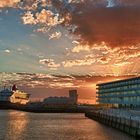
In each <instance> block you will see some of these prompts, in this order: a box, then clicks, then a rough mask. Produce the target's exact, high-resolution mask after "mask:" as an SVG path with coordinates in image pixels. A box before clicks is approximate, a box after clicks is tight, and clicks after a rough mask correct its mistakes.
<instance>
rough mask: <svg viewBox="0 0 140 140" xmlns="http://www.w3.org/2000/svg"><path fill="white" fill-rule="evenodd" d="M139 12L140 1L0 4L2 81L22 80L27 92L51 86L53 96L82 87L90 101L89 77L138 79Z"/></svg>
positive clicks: (2, 0) (7, 0)
mask: <svg viewBox="0 0 140 140" xmlns="http://www.w3.org/2000/svg"><path fill="white" fill-rule="evenodd" d="M139 14H140V1H139V0H135V1H132V0H0V78H1V79H0V80H1V81H0V83H2V84H4V83H8V84H9V83H12V82H14V81H16V82H17V81H18V79H22V80H20V83H18V82H17V84H19V85H20V84H21V83H22V86H23V85H24V82H25V81H26V82H25V83H26V85H30V86H29V87H30V89H29V91H30V90H31V89H32V91H33V89H34V88H35V86H37V87H38V89H40V88H42V90H44V89H45V88H47V89H48V88H49V89H54V91H51V92H52V95H53V94H54V93H55V89H60V87H61V86H62V87H64V89H65V87H67V88H78V89H79V91H80V94H81V95H82V96H81V98H85V97H86V94H88V95H87V97H88V98H90V96H89V94H92V93H91V92H92V90H91V88H90V87H91V85H92V83H89V82H87V81H86V80H87V76H89V77H90V79H94V78H95V79H97V77H98V76H99V77H102V78H101V79H102V80H101V81H102V82H103V81H106V80H113V79H114V80H116V79H119V78H120V77H121V78H124V77H125V78H127V77H131V76H139V75H140V28H139V27H140V16H139ZM25 75H26V76H25ZM34 75H35V77H34ZM45 75H46V76H45ZM12 76H13V77H12ZM36 76H37V77H38V78H37V77H36ZM42 76H43V77H47V78H48V76H49V78H48V79H51V80H50V81H44V79H42ZM55 76H56V77H59V78H60V77H63V76H64V77H65V78H66V79H67V80H66V79H65V78H64V79H62V78H60V79H61V82H60V81H59V82H58V79H59V78H56V77H55ZM78 76H82V79H80V80H79V79H78V80H77V77H78ZM110 76H111V77H114V78H111V79H110V78H108V77H110ZM118 76H119V78H117V77H118ZM9 77H12V78H15V79H14V80H13V81H12V82H11V81H10V80H8V78H9ZM33 77H34V78H33ZM50 77H51V78H50ZM52 77H53V78H52ZM30 78H31V79H30ZM36 78H37V80H36ZM3 79H7V81H4V83H3V82H2V81H3ZM26 79H28V80H26ZM48 79H47V80H48ZM52 79H53V80H52ZM30 80H31V81H30ZM69 80H70V81H69ZM74 80H75V82H74ZM52 81H53V83H52ZM91 81H92V80H91ZM49 82H50V83H51V84H54V85H53V86H52V87H50V86H48V85H50V83H49ZM84 82H85V83H86V84H85V85H86V87H87V88H86V90H82V89H83V87H84V88H85V85H84ZM96 82H100V80H97V81H96ZM44 83H45V84H44ZM46 83H48V84H46ZM95 84H96V83H95V82H93V87H94V88H93V95H91V97H92V99H94V100H95V89H96V87H95ZM48 91H49V90H48ZM63 91H65V90H63ZM86 91H87V93H86ZM30 92H31V91H30ZM83 92H85V95H84V96H83ZM62 93H64V92H62ZM39 95H40V93H39V91H38V96H39ZM43 95H44V96H45V90H44V92H43ZM93 96H94V97H93ZM42 97H43V96H42Z"/></svg>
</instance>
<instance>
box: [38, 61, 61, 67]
mask: <svg viewBox="0 0 140 140" xmlns="http://www.w3.org/2000/svg"><path fill="white" fill-rule="evenodd" d="M39 63H40V64H42V65H47V67H48V68H50V69H52V70H56V69H57V68H59V67H60V64H56V63H55V62H54V60H53V59H41V60H39Z"/></svg>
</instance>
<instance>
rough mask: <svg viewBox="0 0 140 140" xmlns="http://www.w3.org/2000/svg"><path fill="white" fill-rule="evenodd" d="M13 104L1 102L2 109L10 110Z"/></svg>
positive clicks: (0, 107)
mask: <svg viewBox="0 0 140 140" xmlns="http://www.w3.org/2000/svg"><path fill="white" fill-rule="evenodd" d="M10 107H11V103H10V102H9V101H0V109H10Z"/></svg>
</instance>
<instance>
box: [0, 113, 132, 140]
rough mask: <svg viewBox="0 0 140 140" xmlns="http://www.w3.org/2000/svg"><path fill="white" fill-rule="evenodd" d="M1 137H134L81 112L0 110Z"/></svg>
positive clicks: (70, 139) (96, 139)
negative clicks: (39, 112) (91, 118)
mask: <svg viewBox="0 0 140 140" xmlns="http://www.w3.org/2000/svg"><path fill="white" fill-rule="evenodd" d="M0 140H133V138H131V137H129V136H127V135H125V134H124V133H121V132H119V131H116V130H114V129H112V128H109V127H106V126H104V125H102V124H100V123H98V122H95V121H93V120H90V119H88V118H86V117H84V114H59V113H56V114H47V113H46V114H34V113H26V112H19V111H13V110H10V111H6V110H1V111H0Z"/></svg>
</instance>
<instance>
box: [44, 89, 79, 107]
mask: <svg viewBox="0 0 140 140" xmlns="http://www.w3.org/2000/svg"><path fill="white" fill-rule="evenodd" d="M77 101H78V94H77V90H69V97H48V98H45V99H44V101H43V103H44V104H45V105H76V104H77Z"/></svg>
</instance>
